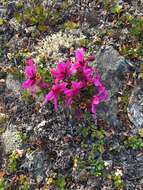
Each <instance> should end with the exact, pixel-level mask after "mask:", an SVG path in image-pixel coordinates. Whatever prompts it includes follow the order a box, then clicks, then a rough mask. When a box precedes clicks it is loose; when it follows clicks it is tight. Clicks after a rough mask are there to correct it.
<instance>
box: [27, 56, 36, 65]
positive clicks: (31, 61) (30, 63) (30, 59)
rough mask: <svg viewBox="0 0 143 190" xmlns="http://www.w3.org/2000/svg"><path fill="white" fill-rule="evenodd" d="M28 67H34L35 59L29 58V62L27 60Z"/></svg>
mask: <svg viewBox="0 0 143 190" xmlns="http://www.w3.org/2000/svg"><path fill="white" fill-rule="evenodd" d="M26 63H27V65H29V66H30V65H33V64H34V62H33V59H32V58H29V59H28V60H27V62H26Z"/></svg>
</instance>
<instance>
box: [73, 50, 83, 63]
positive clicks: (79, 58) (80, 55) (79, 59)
mask: <svg viewBox="0 0 143 190" xmlns="http://www.w3.org/2000/svg"><path fill="white" fill-rule="evenodd" d="M75 59H76V62H77V63H80V64H82V63H83V62H84V50H83V48H79V49H77V51H76V53H75Z"/></svg>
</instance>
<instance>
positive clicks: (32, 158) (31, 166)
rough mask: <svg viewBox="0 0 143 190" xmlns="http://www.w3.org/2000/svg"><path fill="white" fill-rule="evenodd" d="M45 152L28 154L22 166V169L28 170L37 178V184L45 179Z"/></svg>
mask: <svg viewBox="0 0 143 190" xmlns="http://www.w3.org/2000/svg"><path fill="white" fill-rule="evenodd" d="M44 159H45V156H44V152H42V151H40V152H38V151H34V152H32V153H30V154H28V153H27V154H26V159H25V160H24V163H23V164H22V165H21V167H22V168H25V169H27V170H28V171H29V172H31V173H32V175H33V177H35V178H36V181H37V183H41V182H42V181H43V179H44V177H45V176H44V173H45V168H46V167H45V165H44Z"/></svg>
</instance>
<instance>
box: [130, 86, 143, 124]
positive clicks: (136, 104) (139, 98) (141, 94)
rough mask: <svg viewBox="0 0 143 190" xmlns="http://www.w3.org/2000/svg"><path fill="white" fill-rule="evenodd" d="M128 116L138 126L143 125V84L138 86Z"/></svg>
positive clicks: (134, 91) (131, 98) (132, 96)
mask: <svg viewBox="0 0 143 190" xmlns="http://www.w3.org/2000/svg"><path fill="white" fill-rule="evenodd" d="M128 117H129V119H130V121H131V122H132V123H133V124H134V126H135V127H136V128H140V127H143V86H141V85H140V86H136V87H135V88H134V90H133V92H132V95H131V97H130V100H129V105H128Z"/></svg>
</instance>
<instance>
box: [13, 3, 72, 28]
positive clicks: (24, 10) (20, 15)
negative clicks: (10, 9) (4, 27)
mask: <svg viewBox="0 0 143 190" xmlns="http://www.w3.org/2000/svg"><path fill="white" fill-rule="evenodd" d="M29 3H30V6H27V5H26V3H24V2H23V1H19V2H18V3H17V4H16V8H17V10H16V11H15V13H14V17H15V19H16V20H17V22H18V23H25V24H26V25H27V26H34V25H35V26H36V27H37V29H38V30H39V31H40V32H45V31H47V30H48V29H49V27H52V26H55V25H56V24H57V23H58V22H60V21H61V13H62V12H63V11H64V10H66V8H67V7H68V6H69V5H70V1H68V0H66V1H64V2H63V3H62V5H61V6H60V8H59V9H58V11H57V10H56V9H54V5H55V3H56V1H51V2H50V4H49V6H47V7H44V6H43V5H42V4H41V2H40V1H34V0H32V1H30V2H29Z"/></svg>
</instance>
